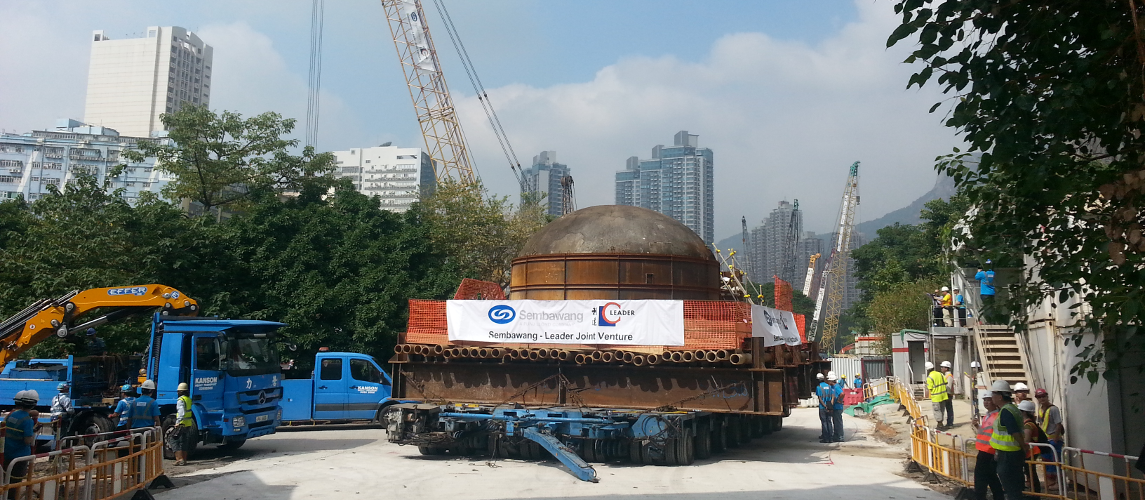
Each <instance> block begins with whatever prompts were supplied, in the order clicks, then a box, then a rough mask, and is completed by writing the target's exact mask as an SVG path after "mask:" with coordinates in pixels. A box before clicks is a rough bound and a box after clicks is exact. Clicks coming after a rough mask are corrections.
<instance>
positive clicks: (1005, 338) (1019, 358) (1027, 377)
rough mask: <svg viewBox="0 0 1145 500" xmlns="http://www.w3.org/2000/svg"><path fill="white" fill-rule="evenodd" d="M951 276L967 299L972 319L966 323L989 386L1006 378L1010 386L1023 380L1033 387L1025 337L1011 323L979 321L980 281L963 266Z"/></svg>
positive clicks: (980, 316)
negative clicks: (992, 323) (971, 332)
mask: <svg viewBox="0 0 1145 500" xmlns="http://www.w3.org/2000/svg"><path fill="white" fill-rule="evenodd" d="M952 278H953V279H954V285H955V286H958V287H959V288H961V289H962V290H963V291H964V292H965V293H964V295H965V296H966V298H967V299H968V300H967V309H968V310H969V312H970V318H967V320H968V321H967V326H969V327H971V329H972V330H973V332H974V345H975V346H976V348H977V349H978V360H979V361H980V362H981V363H982V373H983V374H984V375H985V378H986V380H985V383H986V387H989V386H990V384H992V383H993V382H994V381H995V380H1005V381H1006V382H1009V383H1010V385H1013V384H1016V383H1018V382H1023V383H1025V384H1026V385H1028V386H1030V387H1033V386H1034V384H1032V383H1031V382H1032V381H1033V377H1032V376H1031V373H1032V372H1031V370H1030V362H1029V357H1028V355H1027V349H1028V344H1027V343H1026V341H1025V338H1024V337H1023V336H1022V335H1020V334H1018V333H1016V332H1014V329H1013V328H1011V327H1010V326H1009V325H988V324H980V323H979V320H980V319H981V318H982V315H981V311H980V310H979V309H978V304H981V303H982V302H981V298H980V297H979V296H978V294H977V293H976V292H977V288H978V287H977V282H976V281H973V280H971V279H970V276H967V274H966V272H964V271H963V270H961V269H960V270H958V271H956V272H954V273H953V275H952Z"/></svg>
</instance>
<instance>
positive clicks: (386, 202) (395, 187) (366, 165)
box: [333, 143, 437, 212]
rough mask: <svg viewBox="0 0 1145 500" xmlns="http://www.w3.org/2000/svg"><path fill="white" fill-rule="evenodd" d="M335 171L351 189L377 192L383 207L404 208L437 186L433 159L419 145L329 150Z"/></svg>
mask: <svg viewBox="0 0 1145 500" xmlns="http://www.w3.org/2000/svg"><path fill="white" fill-rule="evenodd" d="M333 153H334V159H335V163H337V169H336V170H335V175H337V176H339V177H344V178H347V179H350V180H351V181H352V182H353V183H354V189H357V190H358V192H360V193H362V194H364V195H366V196H377V197H378V198H379V199H380V202H381V206H382V209H383V210H389V211H391V212H405V211H406V210H409V207H410V205H412V204H413V202H415V201H418V200H419V199H420V198H421V196H423V195H429V194H432V193H433V191H434V188H436V187H437V181H436V177H434V174H433V160H431V159H430V158H429V155H427V154H423V153H422V151H421V149H420V148H399V147H395V146H390V145H389V143H386V144H384V145H382V146H378V147H375V148H361V149H351V150H349V151H333Z"/></svg>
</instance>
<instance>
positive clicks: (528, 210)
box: [413, 180, 549, 287]
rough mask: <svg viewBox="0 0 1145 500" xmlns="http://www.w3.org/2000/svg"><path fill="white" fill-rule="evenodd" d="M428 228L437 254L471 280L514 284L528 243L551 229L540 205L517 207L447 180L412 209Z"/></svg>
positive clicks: (476, 187) (475, 186) (478, 188)
mask: <svg viewBox="0 0 1145 500" xmlns="http://www.w3.org/2000/svg"><path fill="white" fill-rule="evenodd" d="M413 211H414V212H416V213H417V216H418V218H419V220H421V221H422V222H424V223H425V224H426V225H427V226H428V231H429V238H430V241H432V243H433V246H434V248H435V249H437V250H440V251H441V252H442V253H444V255H446V256H447V258H448V259H449V263H450V264H451V265H453V266H455V267H456V268H457V269H460V270H461V272H462V273H463V274H464V277H466V278H474V279H480V280H486V281H492V282H494V283H498V284H500V285H501V286H502V287H505V286H508V284H509V270H510V267H511V265H512V261H513V259H514V258H516V256H517V254H518V253H519V252H520V251H521V248H522V247H523V246H524V245H525V242H526V241H528V239H529V237H531V236H532V235H533V234H535V233H536V232H537V231H539V230H540V229H541V228H542V227H544V225H545V224H548V222H549V217H548V216H547V215H546V214H545V209H544V206H543V205H542V204H541V203H540V202H539V200H531V199H528V198H526V199H524V200H522V202H521V204H520V205H518V206H517V207H513V206H512V204H510V203H509V201H508V198H505V197H497V196H489V195H488V193H487V192H486V190H485V188H484V187H483V186H481V185H480V184H461V183H458V182H454V181H452V180H445V181H443V182H441V183H440V184H438V186H437V189H436V190H435V192H434V194H433V195H431V196H429V197H427V198H426V199H424V200H423V201H422V202H421V203H419V204H417V206H415V208H414V209H413Z"/></svg>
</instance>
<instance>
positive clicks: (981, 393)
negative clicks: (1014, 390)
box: [978, 391, 994, 399]
mask: <svg viewBox="0 0 1145 500" xmlns="http://www.w3.org/2000/svg"><path fill="white" fill-rule="evenodd" d="M978 395H979V396H982V399H986V398H991V397H993V396H994V393H992V392H990V391H978Z"/></svg>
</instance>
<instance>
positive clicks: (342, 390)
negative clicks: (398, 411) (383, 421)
mask: <svg viewBox="0 0 1145 500" xmlns="http://www.w3.org/2000/svg"><path fill="white" fill-rule="evenodd" d="M392 386H393V383H392V381H391V380H390V376H389V374H387V373H386V372H385V370H382V368H381V365H380V364H379V363H378V361H377V360H376V359H374V357H373V356H369V355H366V354H359V353H353V352H320V353H318V355H317V356H315V359H314V371H313V372H312V373H311V376H310V378H302V379H287V380H283V381H282V388H283V390H284V391H285V392H284V394H285V395H284V396H283V401H282V420H283V422H284V423H286V424H305V423H316V422H351V421H362V420H376V419H377V418H378V416H379V414H380V410H381V409H382V407H383V406H384V405H385V404H386V403H387V401H388V399H389V397H390V389H391V387H392Z"/></svg>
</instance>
